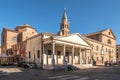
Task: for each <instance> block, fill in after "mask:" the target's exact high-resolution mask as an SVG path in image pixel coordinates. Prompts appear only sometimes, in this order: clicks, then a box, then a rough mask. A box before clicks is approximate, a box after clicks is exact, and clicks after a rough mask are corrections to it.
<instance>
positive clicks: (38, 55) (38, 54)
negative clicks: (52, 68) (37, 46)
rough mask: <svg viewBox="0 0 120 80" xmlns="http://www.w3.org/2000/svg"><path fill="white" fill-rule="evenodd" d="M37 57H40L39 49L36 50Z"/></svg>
mask: <svg viewBox="0 0 120 80" xmlns="http://www.w3.org/2000/svg"><path fill="white" fill-rule="evenodd" d="M37 58H40V50H38V51H37Z"/></svg>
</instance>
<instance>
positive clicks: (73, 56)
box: [72, 46, 75, 65]
mask: <svg viewBox="0 0 120 80" xmlns="http://www.w3.org/2000/svg"><path fill="white" fill-rule="evenodd" d="M74 58H75V55H74V46H73V47H72V65H74Z"/></svg>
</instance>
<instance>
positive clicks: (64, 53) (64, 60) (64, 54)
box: [63, 45, 66, 65]
mask: <svg viewBox="0 0 120 80" xmlns="http://www.w3.org/2000/svg"><path fill="white" fill-rule="evenodd" d="M65 49H66V48H65V45H63V64H64V65H65V62H66V59H65V56H66V52H65Z"/></svg>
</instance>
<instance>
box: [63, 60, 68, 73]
mask: <svg viewBox="0 0 120 80" xmlns="http://www.w3.org/2000/svg"><path fill="white" fill-rule="evenodd" d="M64 64H65V71H68V65H67V61H66V60H65V63H64Z"/></svg>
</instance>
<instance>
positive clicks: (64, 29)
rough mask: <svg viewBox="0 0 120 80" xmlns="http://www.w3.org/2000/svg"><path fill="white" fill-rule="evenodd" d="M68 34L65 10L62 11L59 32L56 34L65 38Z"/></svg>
mask: <svg viewBox="0 0 120 80" xmlns="http://www.w3.org/2000/svg"><path fill="white" fill-rule="evenodd" d="M68 34H69V22H68V18H67V14H66V8H65V9H64V12H63V16H62V21H61V23H60V31H59V32H58V35H60V36H62V35H65V36H67V35H68Z"/></svg>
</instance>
